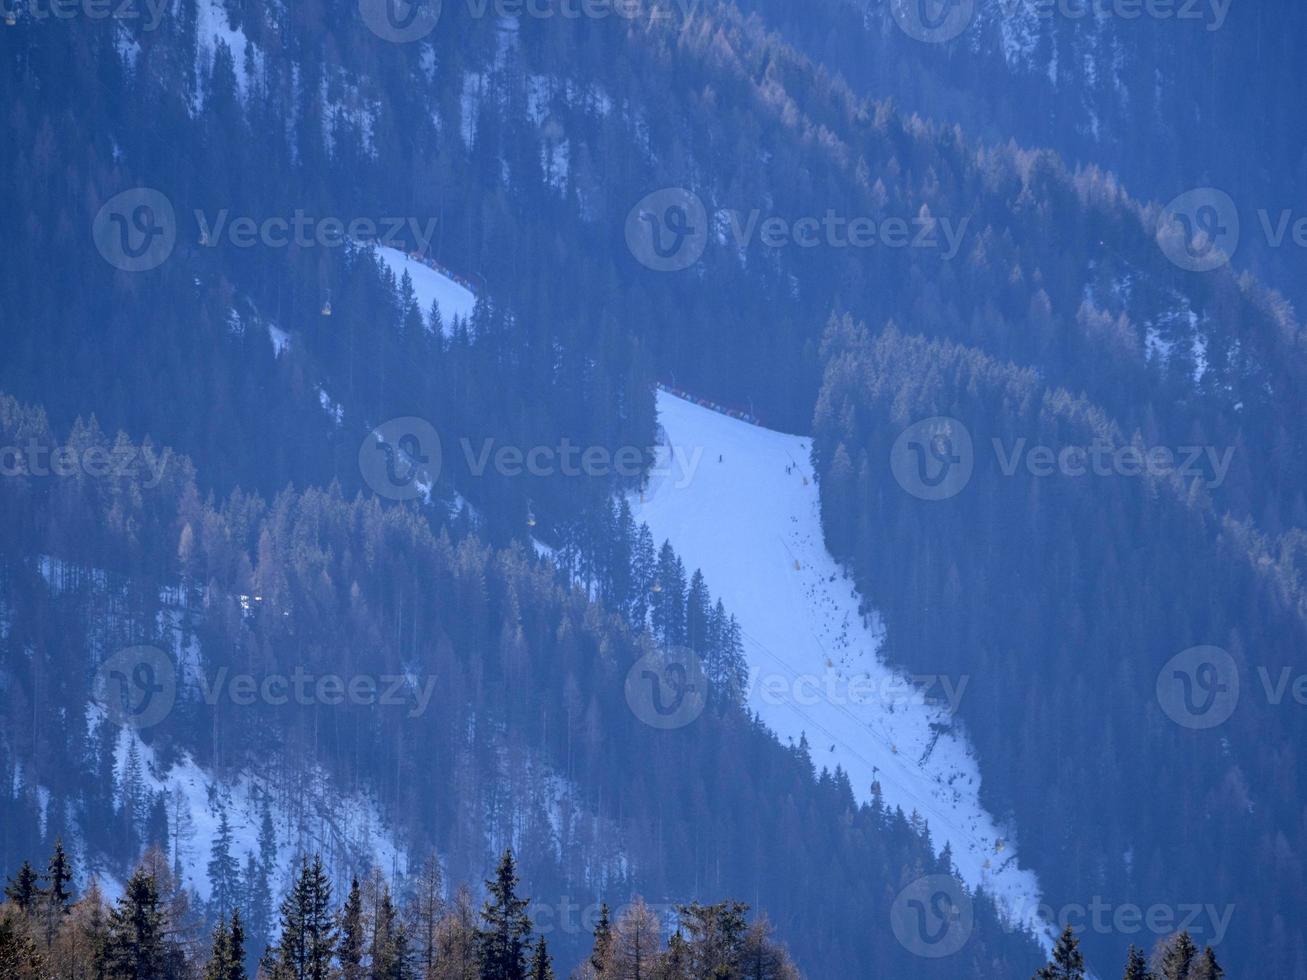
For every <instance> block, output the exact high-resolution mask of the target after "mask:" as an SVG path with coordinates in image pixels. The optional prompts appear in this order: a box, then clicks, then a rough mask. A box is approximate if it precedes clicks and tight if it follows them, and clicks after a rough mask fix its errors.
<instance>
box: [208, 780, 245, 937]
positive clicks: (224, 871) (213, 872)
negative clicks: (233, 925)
mask: <svg viewBox="0 0 1307 980" xmlns="http://www.w3.org/2000/svg"><path fill="white" fill-rule="evenodd" d="M231 843H232V835H231V824H230V823H229V822H228V821H227V808H226V807H224V806H223V805H222V804H219V805H218V833H217V834H216V835H215V836H214V838H213V844H212V846H211V847H210V849H209V865H208V873H209V884H210V886H211V890H210V894H209V912H210V914H211V915H215V916H217V917H218V918H219V919H225V918H227V916H228V915H230V914H231V910H232V909H234V908H235V907H236V901H237V898H238V893H239V890H240V870H241V869H240V865H239V864H238V863H237V861H236V858H234V857H233V856H232V853H231Z"/></svg>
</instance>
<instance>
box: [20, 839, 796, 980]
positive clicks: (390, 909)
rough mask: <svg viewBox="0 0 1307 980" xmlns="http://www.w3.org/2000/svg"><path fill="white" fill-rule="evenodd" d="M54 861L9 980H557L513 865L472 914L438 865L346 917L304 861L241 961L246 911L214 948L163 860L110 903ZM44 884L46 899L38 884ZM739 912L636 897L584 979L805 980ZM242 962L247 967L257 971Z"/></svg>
mask: <svg viewBox="0 0 1307 980" xmlns="http://www.w3.org/2000/svg"><path fill="white" fill-rule="evenodd" d="M69 873H70V872H69V868H68V865H67V863H66V856H65V855H64V854H63V851H62V849H61V848H60V849H58V850H56V852H55V856H54V858H52V859H51V862H50V867H49V870H48V872H47V874H46V875H44V876H40V877H39V878H38V876H36V874H35V873H34V872H33V871H32V870H31V868H30V866H29V865H27V864H26V863H25V864H23V866H22V867H21V868H20V869H19V872H18V874H17V875H16V876H15V877H14V878H13V879H12V880H11V881H10V882H9V884H8V886H7V887H6V889H5V897H6V899H7V900H6V901H5V902H4V903H2V904H0V973H3V976H4V977H5V978H6V980H52V978H55V977H60V978H62V977H96V978H100V980H247V978H248V977H257V978H260V980H553V978H554V977H555V975H556V974H555V968H554V958H553V956H552V955H551V953H550V951H549V942H548V939H547V938H546V934H545V932H547V931H550V930H548V929H547V930H545V932H541V933H539V934H538V935H533V933H534V927H533V924H532V921H531V917H530V915H529V908H530V900H529V898H528V897H526V896H524V895H522V894H520V891H521V882H520V880H519V877H518V872H517V865H516V862H515V860H514V856H513V852H512V851H511V850H508V851H505V852H504V854H503V855H502V856H501V857H500V859H499V864H498V866H497V868H496V869H495V875H494V877H493V878H491V879H490V880H489V881H486V882H485V888H484V894H485V901H484V902H483V903H482V905H481V907H480V909H479V910H478V909H477V908H476V905H475V902H474V899H473V895H472V892H471V891H470V890H469V889H468V887H467V886H466V885H460V886H458V888H457V889H454V890H452V891H451V893H450V894H449V895H446V894H445V889H444V886H443V882H442V880H441V875H440V865H439V863H438V862H433V863H432V864H430V865H428V873H427V874H426V875H424V877H423V878H422V879H421V880H420V881H419V882H418V884H417V887H416V888H415V889H414V890H413V892H412V893H411V894H410V895H408V896H407V897H404V898H400V897H397V896H395V895H393V894H392V893H391V889H390V886H389V885H388V884H387V883H386V881H385V880H384V879H383V878H382V877H381V875H380V873H379V872H375V871H374V872H373V873H372V874H371V875H369V876H368V877H367V878H366V879H365V880H364V881H363V882H361V883H360V881H359V879H358V878H354V879H353V880H351V882H350V884H349V889H348V892H347V893H346V895H345V898H344V901H343V902H338V901H337V900H336V898H335V897H334V894H335V893H334V892H333V888H334V886H333V883H332V881H331V879H330V877H329V876H328V875H327V873H326V871H325V870H324V868H323V865H322V860H321V858H320V857H314V858H312V859H311V860H310V859H309V858H307V857H306V858H305V859H304V860H303V861H302V862H301V863H300V866H299V871H298V874H297V876H296V879H295V882H294V884H293V886H292V887H291V888H290V889H289V891H288V892H287V895H286V897H285V899H284V901H283V902H282V904H281V910H280V925H279V929H278V932H277V936H276V939H275V941H274V942H272V943H270V944H268V945H266V946H265V947H263V948H262V949H260V950H257V951H256V950H251V949H248V948H247V937H246V933H245V929H244V926H243V924H242V920H241V913H240V909H239V908H233V909H232V910H231V913H230V915H229V916H224V917H222V918H221V919H219V920H218V922H217V925H216V926H215V927H214V928H213V930H212V932H211V934H210V935H209V939H208V943H207V948H206V944H205V943H204V942H203V941H202V939H203V937H202V936H200V935H199V934H198V933H197V931H196V930H195V928H194V925H193V922H192V921H191V916H190V915H189V907H188V899H187V896H186V893H185V891H184V890H182V889H180V888H179V887H178V883H177V881H176V880H175V879H174V878H173V877H172V875H171V874H170V873H169V871H168V869H167V862H166V860H165V859H164V857H163V855H161V854H159V853H158V852H151V853H149V854H147V855H146V856H145V858H144V860H143V861H142V862H141V863H140V865H139V866H137V868H136V869H135V870H134V871H133V872H132V874H131V876H130V878H128V880H127V882H126V885H125V886H124V888H123V891H122V895H121V896H120V897H119V898H118V899H117V901H115V902H112V903H110V902H106V900H105V898H104V896H103V893H102V892H101V890H100V886H99V884H98V882H96V880H95V879H91V881H90V882H89V884H88V886H87V888H86V891H85V893H84V894H83V895H82V896H81V897H79V898H78V897H75V896H74V895H73V894H72V893H71V892H70V891H68V882H69V878H68V876H67V875H68V874H69ZM41 881H45V882H46V884H45V885H42V884H40V882H41ZM748 911H749V907H748V906H747V905H745V904H742V903H740V902H731V901H728V902H720V903H718V904H715V905H701V904H698V903H691V904H688V905H682V906H680V907H679V908H678V909H677V910H676V915H675V922H674V924H673V923H672V922H664V921H662V920H660V919H659V917H658V915H657V914H656V913H655V912H654V911H653V910H651V909H650V908H649V906H648V905H646V904H645V902H644V901H643V899H641V898H639V897H638V896H637V897H635V898H634V899H633V900H632V901H631V902H629V903H628V904H627V905H626V908H625V910H624V911H623V912H622V914H621V915H620V916H619V917H618V918H617V919H616V920H615V921H612V920H610V916H609V910H608V906H607V905H604V906H603V907H602V908H601V910H600V913H599V916H598V918H597V921H596V924H595V928H594V936H593V944H592V946H591V948H590V951H589V953H588V954H587V956H586V958H585V959H584V960H583V962H582V963H581V965H580V966H578V968H577V969H576V970H575V971H573V972H572V973H571V976H573V977H576V978H579V980H609V978H612V980H627V978H629V980H699V978H703V977H720V978H721V980H798V977H799V973H798V971H797V970H796V969H795V967H794V965H793V963H792V962H791V961H790V958H789V955H788V953H787V952H786V951H785V948H784V947H783V946H780V945H778V944H777V943H776V942H775V941H774V940H773V939H772V938H771V927H770V926H769V925H768V923H767V921H766V919H765V918H759V919H756V920H754V921H753V922H750V921H749V920H748V918H747V913H748ZM251 962H252V963H253V965H250V964H251Z"/></svg>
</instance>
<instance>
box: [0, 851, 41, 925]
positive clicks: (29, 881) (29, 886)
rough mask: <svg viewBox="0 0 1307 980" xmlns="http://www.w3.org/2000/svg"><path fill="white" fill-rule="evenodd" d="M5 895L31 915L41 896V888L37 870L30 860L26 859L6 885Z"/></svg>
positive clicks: (21, 909)
mask: <svg viewBox="0 0 1307 980" xmlns="http://www.w3.org/2000/svg"><path fill="white" fill-rule="evenodd" d="M5 897H6V898H8V899H9V900H10V901H11V902H13V903H14V904H15V905H17V906H18V908H19V911H21V912H24V913H26V914H28V915H30V914H31V913H32V911H33V910H34V908H35V906H36V901H37V899H38V898H40V897H41V888H40V886H39V885H37V878H36V872H35V871H34V870H32V866H31V865H30V864H29V863H28V862H26V861H24V862H23V864H22V867H20V868H19V869H18V873H17V874H15V875H14V877H13V878H12V879H10V881H9V884H7V885H5Z"/></svg>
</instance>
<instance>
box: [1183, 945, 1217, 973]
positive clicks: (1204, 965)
mask: <svg viewBox="0 0 1307 980" xmlns="http://www.w3.org/2000/svg"><path fill="white" fill-rule="evenodd" d="M1189 973H1190V976H1191V977H1192V978H1193V980H1221V977H1223V976H1225V970H1223V969H1222V968H1221V964H1219V963H1218V962H1216V953H1214V952H1212V947H1211V946H1206V947H1204V948H1203V956H1202V959H1200V960H1199V961H1198V964H1197V965H1196V966H1194V967H1193V969H1191V970H1190V971H1189Z"/></svg>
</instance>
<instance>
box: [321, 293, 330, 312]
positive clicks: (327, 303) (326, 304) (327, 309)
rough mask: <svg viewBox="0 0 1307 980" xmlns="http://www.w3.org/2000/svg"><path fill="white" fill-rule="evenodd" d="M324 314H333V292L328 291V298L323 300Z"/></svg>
mask: <svg viewBox="0 0 1307 980" xmlns="http://www.w3.org/2000/svg"><path fill="white" fill-rule="evenodd" d="M322 315H323V316H331V293H327V298H326V299H324V300H323V301H322Z"/></svg>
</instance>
